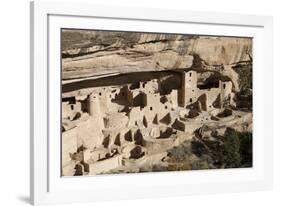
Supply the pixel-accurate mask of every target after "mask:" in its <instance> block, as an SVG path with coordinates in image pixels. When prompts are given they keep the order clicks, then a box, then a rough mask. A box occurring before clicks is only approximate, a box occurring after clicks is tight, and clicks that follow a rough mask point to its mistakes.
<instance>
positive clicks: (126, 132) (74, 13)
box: [31, 1, 273, 205]
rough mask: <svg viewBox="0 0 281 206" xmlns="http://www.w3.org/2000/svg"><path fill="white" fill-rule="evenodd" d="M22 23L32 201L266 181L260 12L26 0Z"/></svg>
mask: <svg viewBox="0 0 281 206" xmlns="http://www.w3.org/2000/svg"><path fill="white" fill-rule="evenodd" d="M77 8H79V9H77ZM144 13H145V14H146V15H143V14H144ZM31 25H32V26H31V39H32V43H31V80H32V81H31V94H32V95H31V108H32V110H31V124H32V128H31V199H32V202H33V203H34V204H35V205H38V204H46V203H67V202H79V201H81V202H82V201H101V200H114V199H116V200H120V199H129V198H130V199H132V198H148V197H162V196H179V195H188V194H208V193H218V192H242V191H250V190H265V189H270V188H271V187H272V181H273V180H272V139H273V136H272V135H273V134H272V112H273V111H272V104H273V102H272V101H273V98H272V89H273V86H272V18H271V17H266V16H254V15H237V14H235V15H234V14H219V13H206V12H189V11H184V10H183V11H174V10H162V9H151V8H147V9H139V8H125V7H124V8H123V7H108V6H101V5H92V4H75V3H58V2H56V3H52V2H48V1H35V2H32V3H31ZM76 193H79V196H77V195H75V194H76ZM108 194H110V195H108Z"/></svg>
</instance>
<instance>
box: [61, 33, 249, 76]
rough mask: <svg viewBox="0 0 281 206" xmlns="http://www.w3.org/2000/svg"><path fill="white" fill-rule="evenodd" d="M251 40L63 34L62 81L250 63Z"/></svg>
mask: <svg viewBox="0 0 281 206" xmlns="http://www.w3.org/2000/svg"><path fill="white" fill-rule="evenodd" d="M251 53H252V39H251V38H234V37H208V36H192V35H175V34H173V35H172V34H149V33H132V32H101V31H83V32H82V31H81V30H64V31H63V32H62V57H63V60H62V78H63V80H69V79H81V78H87V77H95V76H98V75H107V74H119V73H131V72H140V71H165V70H182V69H188V68H192V67H194V68H195V67H196V63H198V62H196V61H195V56H196V57H199V59H200V61H202V62H203V63H204V64H206V65H211V66H212V65H232V64H235V63H237V62H241V61H242V62H243V61H249V60H250V58H251Z"/></svg>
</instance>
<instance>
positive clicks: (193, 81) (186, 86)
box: [181, 70, 198, 107]
mask: <svg viewBox="0 0 281 206" xmlns="http://www.w3.org/2000/svg"><path fill="white" fill-rule="evenodd" d="M197 96H198V95H197V72H196V71H192V70H191V71H188V72H185V71H184V72H182V98H181V106H182V107H186V106H187V105H190V104H193V103H194V102H196V101H197Z"/></svg>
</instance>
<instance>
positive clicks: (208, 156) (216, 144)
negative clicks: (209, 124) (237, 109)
mask: <svg viewBox="0 0 281 206" xmlns="http://www.w3.org/2000/svg"><path fill="white" fill-rule="evenodd" d="M168 156H169V160H168V162H169V166H168V170H191V169H193V170H194V169H222V168H246V167H252V133H251V132H239V131H237V130H235V129H233V128H227V129H226V131H225V134H224V136H217V137H216V138H215V139H214V140H212V141H210V140H207V139H199V138H196V137H194V138H193V139H192V140H191V141H185V142H184V143H182V144H181V145H179V146H177V147H174V148H172V149H171V150H169V151H168Z"/></svg>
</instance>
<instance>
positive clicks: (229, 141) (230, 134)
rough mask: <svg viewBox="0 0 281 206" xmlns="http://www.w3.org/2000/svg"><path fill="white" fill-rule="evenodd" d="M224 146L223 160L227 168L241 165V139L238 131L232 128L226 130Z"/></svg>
mask: <svg viewBox="0 0 281 206" xmlns="http://www.w3.org/2000/svg"><path fill="white" fill-rule="evenodd" d="M224 138H225V140H224V147H223V162H224V164H225V168H237V167H240V166H241V156H240V140H239V135H238V133H237V132H236V131H235V130H234V129H231V128H227V130H226V132H225V137H224Z"/></svg>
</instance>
